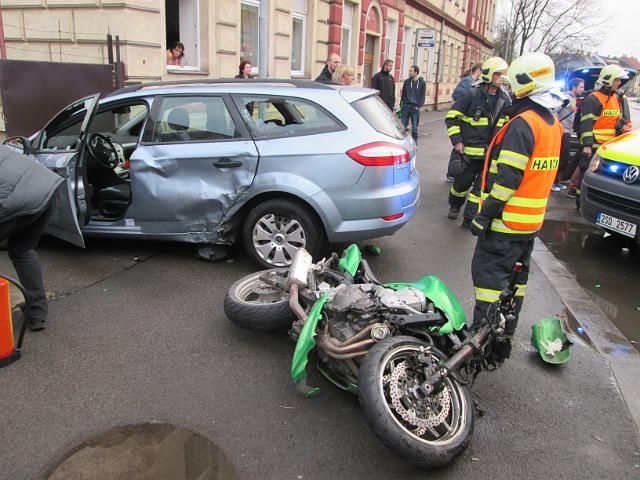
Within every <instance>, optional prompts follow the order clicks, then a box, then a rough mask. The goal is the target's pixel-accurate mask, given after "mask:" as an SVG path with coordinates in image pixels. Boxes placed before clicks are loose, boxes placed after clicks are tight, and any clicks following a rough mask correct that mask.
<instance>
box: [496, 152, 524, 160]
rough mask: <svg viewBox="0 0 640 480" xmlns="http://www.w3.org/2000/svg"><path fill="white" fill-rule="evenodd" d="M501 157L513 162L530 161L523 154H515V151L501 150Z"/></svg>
mask: <svg viewBox="0 0 640 480" xmlns="http://www.w3.org/2000/svg"><path fill="white" fill-rule="evenodd" d="M500 156H501V157H503V156H504V157H505V158H508V159H511V160H524V161H525V162H528V161H529V157H527V156H526V155H523V154H522V153H518V152H514V151H513V150H501V151H500Z"/></svg>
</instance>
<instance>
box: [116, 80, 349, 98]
mask: <svg viewBox="0 0 640 480" xmlns="http://www.w3.org/2000/svg"><path fill="white" fill-rule="evenodd" d="M224 84H226V85H229V84H232V85H233V84H235V85H247V84H248V85H251V84H263V85H265V84H266V85H274V86H275V85H283V86H292V87H296V88H317V89H322V90H327V89H329V90H331V89H332V87H331V85H339V84H337V83H330V82H326V83H324V82H316V81H314V80H298V79H291V78H219V79H203V80H171V81H168V82H150V83H137V84H134V85H129V86H126V87H124V88H121V89H119V90H115V91H113V92H111V93H109V94H108V95H107V97H110V96H113V95H120V94H123V93H132V92H137V91H138V90H142V89H145V88H154V87H177V86H183V85H184V86H198V85H224Z"/></svg>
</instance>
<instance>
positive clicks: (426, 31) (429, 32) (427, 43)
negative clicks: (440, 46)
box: [416, 28, 436, 48]
mask: <svg viewBox="0 0 640 480" xmlns="http://www.w3.org/2000/svg"><path fill="white" fill-rule="evenodd" d="M416 46H417V47H418V48H436V30H435V29H434V28H418V29H416Z"/></svg>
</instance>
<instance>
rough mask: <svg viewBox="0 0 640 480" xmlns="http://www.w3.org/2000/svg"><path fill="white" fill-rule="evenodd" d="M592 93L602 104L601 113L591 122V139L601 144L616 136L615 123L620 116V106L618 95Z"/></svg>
mask: <svg viewBox="0 0 640 480" xmlns="http://www.w3.org/2000/svg"><path fill="white" fill-rule="evenodd" d="M592 95H595V97H596V98H597V99H598V100H599V101H600V103H601V104H602V114H601V115H600V116H599V117H598V118H597V119H594V120H595V123H594V124H593V139H594V140H595V142H596V143H599V144H600V145H602V144H603V143H605V142H608V141H609V140H611V139H613V138H615V137H616V123H618V120H619V119H620V118H621V117H622V111H621V110H622V108H621V107H620V100H619V99H618V95H615V94H613V95H606V94H604V93H602V92H593V93H592ZM582 118H585V117H582Z"/></svg>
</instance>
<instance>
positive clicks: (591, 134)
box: [580, 132, 593, 140]
mask: <svg viewBox="0 0 640 480" xmlns="http://www.w3.org/2000/svg"><path fill="white" fill-rule="evenodd" d="M585 137H593V132H584V133H583V134H582V135H580V140H582V139H583V138H585Z"/></svg>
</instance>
